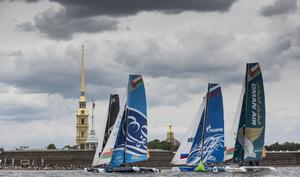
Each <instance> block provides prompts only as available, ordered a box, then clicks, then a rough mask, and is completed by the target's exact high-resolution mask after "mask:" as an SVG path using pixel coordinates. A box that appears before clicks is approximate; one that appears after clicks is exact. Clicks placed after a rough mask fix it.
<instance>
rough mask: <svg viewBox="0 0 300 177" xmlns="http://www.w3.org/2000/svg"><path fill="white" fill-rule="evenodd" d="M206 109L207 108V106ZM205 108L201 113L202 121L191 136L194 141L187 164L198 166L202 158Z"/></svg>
mask: <svg viewBox="0 0 300 177" xmlns="http://www.w3.org/2000/svg"><path fill="white" fill-rule="evenodd" d="M205 109H206V108H205ZM205 109H204V110H203V111H202V113H201V114H200V115H201V117H200V122H199V125H198V128H197V131H196V134H195V136H194V137H193V138H190V139H189V141H193V144H192V147H191V150H190V153H189V155H188V159H187V161H186V162H187V165H192V166H197V165H198V164H199V162H200V160H201V152H202V151H201V150H202V133H203V122H204V114H205Z"/></svg>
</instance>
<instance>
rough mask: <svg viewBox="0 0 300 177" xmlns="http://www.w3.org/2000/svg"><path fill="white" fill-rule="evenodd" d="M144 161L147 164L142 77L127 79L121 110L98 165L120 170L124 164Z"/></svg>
mask: <svg viewBox="0 0 300 177" xmlns="http://www.w3.org/2000/svg"><path fill="white" fill-rule="evenodd" d="M105 154H107V157H106V156H105ZM101 160H102V161H101ZM144 160H147V103H146V93H145V87H144V82H143V78H142V76H141V75H129V82H128V86H127V89H126V99H124V102H123V104H122V105H121V110H120V111H119V114H118V117H117V120H116V123H115V125H114V127H113V130H112V133H111V135H110V137H109V139H108V142H107V144H106V146H105V148H104V150H103V153H102V154H101V157H100V161H101V164H107V165H110V166H111V167H119V166H121V165H123V164H126V163H133V162H140V161H144Z"/></svg>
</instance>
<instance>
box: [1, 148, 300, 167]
mask: <svg viewBox="0 0 300 177" xmlns="http://www.w3.org/2000/svg"><path fill="white" fill-rule="evenodd" d="M149 154H150V158H149V160H148V161H146V162H142V163H138V164H136V165H140V166H146V167H170V162H171V160H172V158H173V155H174V153H172V152H170V151H164V150H150V152H149ZM93 157H94V151H92V150H27V151H4V152H3V153H2V154H0V160H1V161H2V163H1V165H5V166H12V165H13V166H35V167H70V166H71V167H78V168H83V167H90V166H91V164H92V161H93ZM260 164H261V165H272V166H294V165H300V152H298V151H297V152H268V153H267V157H266V158H265V159H264V160H263V161H262V162H260Z"/></svg>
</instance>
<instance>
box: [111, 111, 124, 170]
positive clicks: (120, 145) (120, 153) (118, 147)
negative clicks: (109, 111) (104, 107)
mask: <svg viewBox="0 0 300 177" xmlns="http://www.w3.org/2000/svg"><path fill="white" fill-rule="evenodd" d="M125 130H126V105H125V109H124V111H123V115H122V119H121V123H120V127H119V130H118V134H117V139H116V142H115V145H114V148H113V153H112V158H111V162H110V166H112V167H119V166H121V165H122V164H124V161H125V159H124V147H125V142H126V135H125V134H126V133H125Z"/></svg>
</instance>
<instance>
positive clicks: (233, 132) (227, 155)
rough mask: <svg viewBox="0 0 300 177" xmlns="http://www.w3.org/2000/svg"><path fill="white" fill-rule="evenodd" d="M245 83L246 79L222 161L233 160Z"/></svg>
mask: <svg viewBox="0 0 300 177" xmlns="http://www.w3.org/2000/svg"><path fill="white" fill-rule="evenodd" d="M245 82H246V79H244V82H243V87H242V92H241V94H240V98H239V102H238V105H237V109H236V112H235V116H234V120H233V122H232V127H231V129H230V130H231V131H230V133H229V135H228V136H229V137H230V139H229V142H228V144H227V147H226V151H225V155H224V161H226V160H230V159H232V158H233V152H234V148H235V142H236V139H237V133H238V132H237V129H238V126H239V120H240V116H241V111H242V106H243V105H242V104H243V98H244V94H245Z"/></svg>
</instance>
